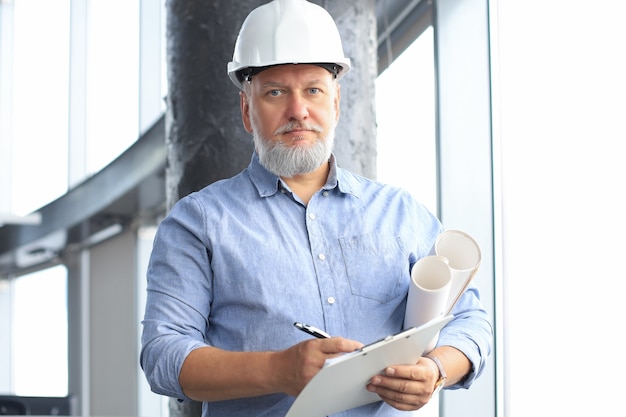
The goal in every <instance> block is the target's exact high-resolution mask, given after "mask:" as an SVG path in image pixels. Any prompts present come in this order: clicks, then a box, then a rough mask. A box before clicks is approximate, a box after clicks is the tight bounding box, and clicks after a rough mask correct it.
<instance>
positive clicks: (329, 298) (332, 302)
mask: <svg viewBox="0 0 626 417" xmlns="http://www.w3.org/2000/svg"><path fill="white" fill-rule="evenodd" d="M326 301H328V304H335V297H328V298H327V299H326Z"/></svg>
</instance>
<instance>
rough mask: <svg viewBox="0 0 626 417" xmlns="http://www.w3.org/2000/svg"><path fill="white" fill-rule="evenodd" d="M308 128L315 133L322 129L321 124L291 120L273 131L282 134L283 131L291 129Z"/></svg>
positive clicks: (320, 131)
mask: <svg viewBox="0 0 626 417" xmlns="http://www.w3.org/2000/svg"><path fill="white" fill-rule="evenodd" d="M296 129H297V130H310V131H312V132H316V133H322V132H323V129H322V127H321V126H318V125H316V124H311V123H302V122H296V121H291V122H289V123H287V124H284V125H282V126H280V127H279V128H278V129H276V131H274V134H275V135H282V134H283V133H287V132H291V131H292V130H296Z"/></svg>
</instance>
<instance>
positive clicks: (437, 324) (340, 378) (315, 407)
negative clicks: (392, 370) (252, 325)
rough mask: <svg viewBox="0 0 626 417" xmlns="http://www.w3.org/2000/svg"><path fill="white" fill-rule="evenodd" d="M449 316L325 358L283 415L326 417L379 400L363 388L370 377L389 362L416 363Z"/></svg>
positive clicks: (450, 318)
mask: <svg viewBox="0 0 626 417" xmlns="http://www.w3.org/2000/svg"><path fill="white" fill-rule="evenodd" d="M452 317H453V316H452V315H448V316H445V317H440V318H436V319H433V320H431V321H429V322H428V323H425V324H424V325H422V326H419V327H412V328H410V329H407V330H403V331H401V332H399V333H397V334H395V335H391V336H387V337H386V338H384V339H381V340H378V341H376V342H374V343H371V344H369V345H366V346H364V347H363V348H361V349H359V350H357V351H354V352H352V353H348V354H345V355H342V356H338V357H336V358H332V359H329V360H327V361H326V364H325V365H324V367H323V368H322V369H321V370H320V371H319V372H318V373H317V375H315V376H314V377H313V379H311V381H309V383H308V384H307V385H306V386H305V387H304V389H303V390H302V392H300V395H298V397H296V400H295V401H294V403H293V404H292V405H291V408H290V409H289V412H288V413H287V415H286V417H325V416H328V415H330V414H333V413H338V412H340V411H344V410H348V409H350V408H354V407H359V406H362V405H365V404H369V403H373V402H376V401H380V397H379V396H378V395H377V394H375V393H372V392H369V391H367V389H365V386H366V385H367V383H368V382H369V380H370V378H371V377H372V376H374V375H376V374H379V373H381V372H382V371H383V370H384V369H385V368H386V367H387V366H390V365H396V364H413V363H416V362H417V361H418V359H419V358H420V356H422V354H423V353H424V351H425V349H426V347H427V346H428V345H429V343H430V342H431V341H432V340H433V339H434V338H435V337H437V335H438V333H439V331H440V330H441V329H442V328H443V326H445V325H446V324H447V323H449V322H450V320H452Z"/></svg>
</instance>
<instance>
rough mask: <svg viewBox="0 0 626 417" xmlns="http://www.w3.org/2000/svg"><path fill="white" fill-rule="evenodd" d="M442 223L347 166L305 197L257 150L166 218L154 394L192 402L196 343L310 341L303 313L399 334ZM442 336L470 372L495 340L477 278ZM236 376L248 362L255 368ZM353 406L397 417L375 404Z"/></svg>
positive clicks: (265, 402) (155, 258) (367, 338)
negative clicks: (185, 377)
mask: <svg viewBox="0 0 626 417" xmlns="http://www.w3.org/2000/svg"><path fill="white" fill-rule="evenodd" d="M442 230H443V228H442V226H441V224H440V223H439V221H438V220H437V219H436V218H435V217H434V216H433V215H432V214H431V213H430V212H428V210H426V208H424V207H423V206H422V205H420V204H419V203H417V202H416V201H415V200H414V199H413V198H412V197H411V196H410V194H409V193H407V192H406V191H403V190H401V189H399V188H396V187H392V186H389V185H383V184H380V183H378V182H375V181H372V180H369V179H366V178H362V177H360V176H357V175H355V174H353V173H351V172H348V171H346V170H343V169H341V168H338V167H337V166H336V164H335V162H334V157H333V158H332V159H331V171H330V175H329V177H328V180H327V182H326V185H325V186H324V187H323V189H322V190H320V191H319V192H317V193H316V194H315V195H314V196H313V197H312V198H311V200H310V201H309V203H308V204H307V205H305V204H303V203H302V201H301V200H300V199H299V198H298V197H297V196H296V195H295V194H293V193H291V191H290V190H289V189H288V187H287V186H286V185H285V184H284V183H283V182H282V181H281V180H280V179H279V178H278V177H277V176H275V175H273V174H271V173H270V172H268V171H267V170H266V169H265V168H263V167H262V166H261V164H260V163H259V161H258V157H257V156H256V154H254V155H253V156H252V161H251V163H250V165H249V166H248V168H247V169H245V170H244V171H242V172H241V173H240V174H239V175H237V176H235V177H233V178H230V179H227V180H222V181H218V182H216V183H213V184H211V185H209V186H207V187H206V188H204V189H203V190H201V191H199V192H197V193H193V194H191V195H189V196H187V197H184V198H182V199H181V200H180V201H179V202H178V203H177V204H176V205H175V206H174V207H173V209H172V210H171V212H170V214H169V215H168V216H167V217H166V218H165V219H164V220H163V221H162V223H161V224H160V226H159V229H158V232H157V235H156V238H155V241H154V249H153V252H152V256H151V259H150V265H149V268H148V293H147V305H146V312H145V318H144V321H143V326H144V329H143V335H142V353H141V365H142V367H143V369H144V372H145V374H146V377H147V379H148V382H149V383H150V385H151V387H152V390H153V391H155V392H157V393H159V394H163V395H167V396H170V397H174V398H179V399H185V395H184V394H183V392H182V389H181V387H180V385H179V383H178V376H179V373H180V370H181V366H182V364H183V361H184V360H185V358H186V357H187V355H188V354H189V353H190V352H191V351H192V350H194V349H197V348H199V347H202V346H207V345H210V346H215V347H219V348H221V349H226V350H232V351H267V350H282V349H286V348H288V347H289V346H292V345H294V344H295V343H298V342H300V341H302V340H305V339H307V338H310V336H308V335H307V334H305V333H304V332H301V331H299V330H297V329H296V328H295V327H294V326H293V323H294V322H295V321H300V322H304V323H308V324H312V325H314V326H316V327H320V328H322V329H323V330H325V331H326V332H327V333H330V334H331V335H336V336H343V337H346V338H350V339H355V340H358V341H360V342H362V343H366V344H367V343H370V342H373V341H375V340H378V339H380V338H382V337H385V336H387V335H390V334H393V333H396V332H398V331H400V330H401V329H402V327H403V323H402V321H403V317H404V310H405V305H406V296H407V291H408V286H409V279H410V270H411V267H412V266H413V264H414V263H415V262H416V261H417V260H418V259H420V258H422V257H424V256H426V255H428V254H430V253H431V249H432V247H433V244H434V242H435V239H436V238H437V236H438V235H439V234H440V233H441V232H442ZM454 313H455V314H456V318H455V320H453V321H452V322H451V323H450V324H448V325H447V326H446V328H444V329H443V330H442V332H441V334H440V338H439V344H446V345H452V346H455V347H456V348H458V349H459V350H461V351H462V352H464V353H465V355H466V356H467V357H468V358H469V359H470V361H471V362H472V365H473V371H472V373H471V374H470V375H469V376H468V377H467V378H466V379H465V380H464V381H462V384H461V385H459V386H457V388H458V387H460V386H463V387H468V386H469V385H471V383H472V382H473V380H474V379H475V378H476V377H477V376H478V374H479V373H480V371H481V370H482V366H483V364H484V361H485V359H486V357H487V356H488V354H489V352H490V349H491V336H492V334H491V327H490V324H489V322H488V320H487V315H486V313H485V311H484V310H483V309H482V307H481V304H480V301H479V299H478V293H477V291H476V289H475V288H470V290H468V291H467V292H466V293H465V295H464V296H463V297H462V299H461V300H460V302H459V303H458V305H457V307H456V309H455V311H454ZM233 372H246V370H245V369H240V370H233ZM293 400H294V397H290V396H287V395H284V394H273V395H266V396H260V397H254V398H247V399H241V400H232V401H218V402H211V403H204V405H203V416H205V417H208V416H229V417H233V416H246V417H250V416H271V417H276V416H281V415H284V414H286V412H287V410H288V409H289V407H290V405H291V404H292V402H293ZM341 415H343V416H360V417H362V416H395V415H404V414H402V413H400V412H399V411H397V410H395V409H393V408H391V407H389V406H387V405H386V404H383V403H382V402H377V403H374V404H371V405H368V406H364V407H361V408H359V409H356V410H352V411H348V412H345V413H342V414H341Z"/></svg>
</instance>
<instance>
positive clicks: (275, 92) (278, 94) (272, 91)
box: [267, 90, 281, 97]
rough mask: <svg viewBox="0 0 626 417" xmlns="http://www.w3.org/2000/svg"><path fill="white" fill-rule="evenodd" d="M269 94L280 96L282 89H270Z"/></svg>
mask: <svg viewBox="0 0 626 417" xmlns="http://www.w3.org/2000/svg"><path fill="white" fill-rule="evenodd" d="M267 94H268V95H270V96H272V97H278V96H280V94H281V91H280V90H270V91H268V93H267Z"/></svg>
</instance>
